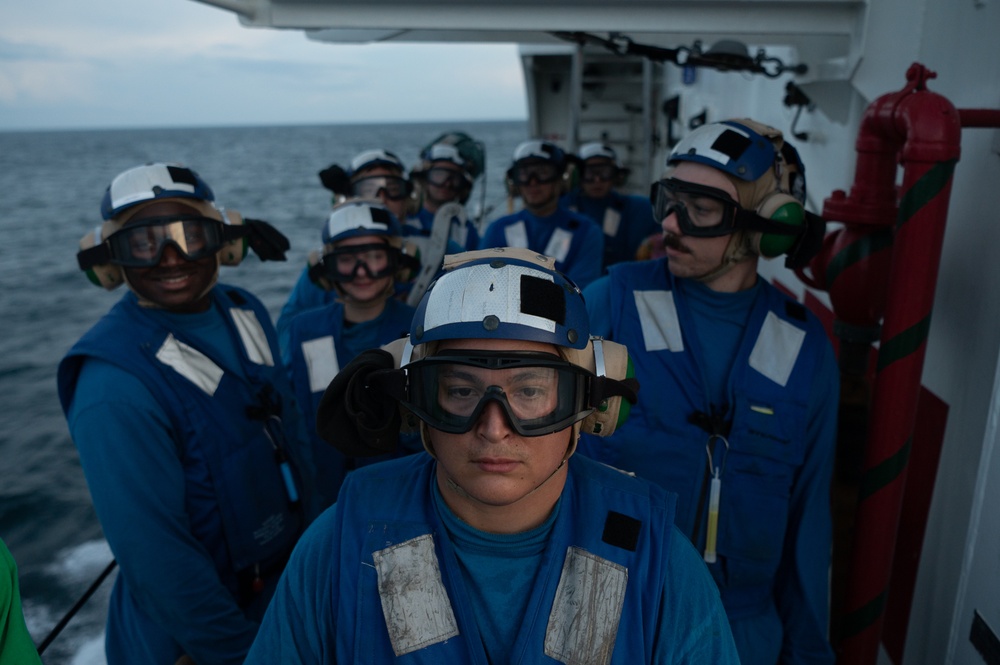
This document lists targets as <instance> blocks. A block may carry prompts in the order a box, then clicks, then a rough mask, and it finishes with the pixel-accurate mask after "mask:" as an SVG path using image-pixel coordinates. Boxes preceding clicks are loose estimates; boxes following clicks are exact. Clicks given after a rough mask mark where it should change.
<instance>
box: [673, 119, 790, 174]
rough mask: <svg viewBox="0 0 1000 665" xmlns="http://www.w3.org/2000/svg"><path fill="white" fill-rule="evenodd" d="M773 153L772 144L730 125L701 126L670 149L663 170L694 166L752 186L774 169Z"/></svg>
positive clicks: (751, 131)
mask: <svg viewBox="0 0 1000 665" xmlns="http://www.w3.org/2000/svg"><path fill="white" fill-rule="evenodd" d="M776 159H777V153H776V151H775V145H774V143H773V142H772V140H771V139H770V138H768V137H766V136H763V135H761V134H759V133H758V132H757V131H756V130H754V129H752V128H750V127H749V126H747V125H745V124H743V123H740V122H737V121H734V120H726V121H724V122H713V123H709V124H706V125H702V126H701V127H699V128H698V129H696V130H694V131H693V132H691V133H690V134H688V135H687V136H685V137H684V138H683V139H682V140H681V142H680V143H678V144H677V145H676V146H674V149H673V151H672V152H671V153H670V156H669V157H667V166H670V165H672V164H676V163H678V162H696V163H698V164H705V165H706V166H711V167H712V168H714V169H718V170H720V171H722V172H724V173H727V174H729V175H730V176H732V177H734V178H737V179H739V180H743V181H745V182H754V181H756V180H758V179H760V178H761V177H763V176H764V175H765V174H767V172H768V171H769V170H771V169H773V168H774V165H775V160H776Z"/></svg>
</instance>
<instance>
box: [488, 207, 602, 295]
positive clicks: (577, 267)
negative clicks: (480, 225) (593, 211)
mask: <svg viewBox="0 0 1000 665" xmlns="http://www.w3.org/2000/svg"><path fill="white" fill-rule="evenodd" d="M490 247H527V248H529V249H531V250H533V251H535V252H538V253H540V254H545V255H546V256H551V257H552V258H554V259H555V260H556V270H558V271H559V272H561V273H563V274H564V275H566V276H567V277H569V278H570V279H571V280H573V282H575V283H576V285H577V286H579V287H580V288H581V289H582V288H583V287H585V286H586V285H588V284H590V283H591V282H592V281H594V280H595V279H597V278H598V277H600V276H601V261H602V260H603V257H604V234H603V233H602V232H601V229H600V228H599V227H598V226H597V224H596V223H595V222H594V220H592V219H590V218H589V217H584V216H583V215H581V214H579V213H575V212H571V211H569V210H566V209H565V208H557V209H556V211H555V212H554V213H552V214H551V215H549V216H548V217H536V216H535V215H533V214H531V213H530V212H528V211H527V210H521V211H520V212H517V213H514V214H513V215H507V216H506V217H501V218H500V219H497V220H495V221H493V223H491V224H490V225H489V226H488V227H487V228H486V232H485V233H483V239H482V241H481V242H480V243H479V249H487V248H490Z"/></svg>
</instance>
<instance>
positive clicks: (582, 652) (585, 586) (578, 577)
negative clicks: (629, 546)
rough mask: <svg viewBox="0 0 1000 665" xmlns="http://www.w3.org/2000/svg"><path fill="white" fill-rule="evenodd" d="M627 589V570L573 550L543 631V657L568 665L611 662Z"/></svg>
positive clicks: (573, 548)
mask: <svg viewBox="0 0 1000 665" xmlns="http://www.w3.org/2000/svg"><path fill="white" fill-rule="evenodd" d="M627 585H628V569H627V568H625V567H624V566H621V565H619V564H617V563H614V562H612V561H608V560H607V559H602V558H601V557H599V556H595V555H593V554H591V553H590V552H587V551H584V550H582V549H579V548H576V547H570V548H569V549H568V550H567V551H566V560H565V562H564V563H563V569H562V575H561V576H560V578H559V586H558V587H557V588H556V597H555V600H554V601H553V604H552V612H551V613H550V614H549V624H548V626H547V627H546V629H545V655H546V656H549V657H550V658H555V659H556V660H558V661H559V662H561V663H566V664H567V665H583V664H587V665H606V664H607V663H610V662H611V654H612V652H614V649H615V637H616V636H617V635H618V624H619V622H620V621H621V616H622V607H623V606H624V604H625V588H626V587H627Z"/></svg>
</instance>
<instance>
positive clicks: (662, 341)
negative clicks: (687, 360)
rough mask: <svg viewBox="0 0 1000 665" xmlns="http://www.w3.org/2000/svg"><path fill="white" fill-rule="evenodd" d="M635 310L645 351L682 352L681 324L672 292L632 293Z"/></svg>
mask: <svg viewBox="0 0 1000 665" xmlns="http://www.w3.org/2000/svg"><path fill="white" fill-rule="evenodd" d="M632 295H633V297H634V298H635V308H636V309H637V310H639V324H640V326H641V327H642V339H643V341H644V342H645V343H646V350H647V351H664V350H667V351H673V352H675V353H679V352H681V351H683V350H684V337H683V336H682V335H681V323H680V321H679V320H678V319H677V306H676V305H675V304H674V294H673V292H672V291H633V292H632Z"/></svg>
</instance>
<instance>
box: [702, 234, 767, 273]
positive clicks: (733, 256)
mask: <svg viewBox="0 0 1000 665" xmlns="http://www.w3.org/2000/svg"><path fill="white" fill-rule="evenodd" d="M753 256H756V254H755V253H754V252H753V251H752V250H751V249H750V239H749V237H748V236H747V233H746V231H734V232H733V234H732V235H730V236H729V244H727V245H726V251H725V252H723V254H722V260H721V261H719V265H718V267H717V268H715V269H713V270H710V271H709V272H707V273H705V274H704V275H698V276H697V277H692V278H691V279H694V280H696V281H699V282H711V281H714V280H716V279H718V278H719V277H722V276H723V275H725V274H726V273H727V272H729V271H730V270H732V269H733V268H735V267H736V265H737V264H739V263H742V262H743V261H746V260H747V259H749V258H751V257H753Z"/></svg>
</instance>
